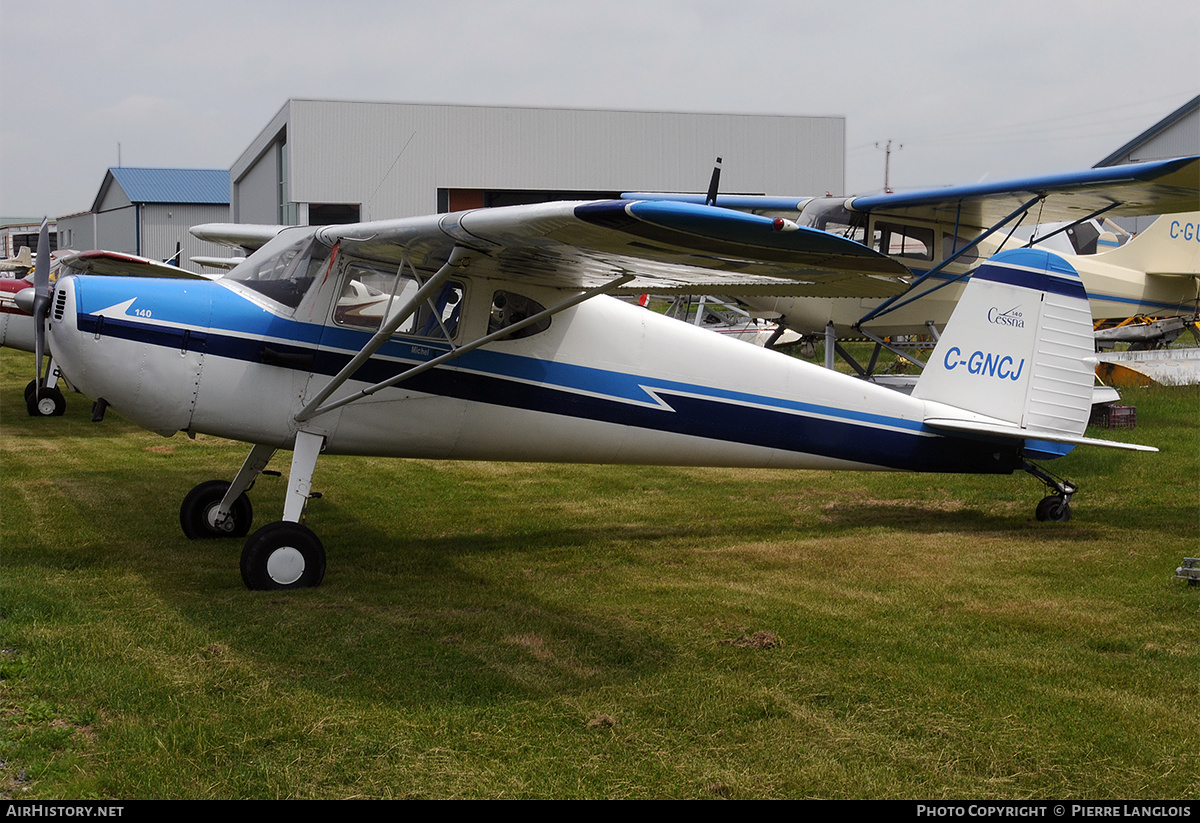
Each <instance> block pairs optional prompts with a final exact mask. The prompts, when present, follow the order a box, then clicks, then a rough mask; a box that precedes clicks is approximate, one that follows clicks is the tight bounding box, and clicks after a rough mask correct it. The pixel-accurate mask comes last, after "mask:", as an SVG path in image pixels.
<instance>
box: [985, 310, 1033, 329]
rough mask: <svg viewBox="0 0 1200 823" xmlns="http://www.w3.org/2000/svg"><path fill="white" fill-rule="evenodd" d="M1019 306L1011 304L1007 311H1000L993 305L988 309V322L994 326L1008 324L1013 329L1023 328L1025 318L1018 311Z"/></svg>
mask: <svg viewBox="0 0 1200 823" xmlns="http://www.w3.org/2000/svg"><path fill="white" fill-rule="evenodd" d="M1020 308H1021V307H1020V306H1013V307H1012V308H1011V309H1009V310H1008V311H1000V309H998V308H996V307H995V306H993V307H992V308H990V309H988V322H989V323H991V324H993V325H995V326H1010V327H1012V328H1014V329H1023V328H1025V319H1024V316H1023V315H1022V314H1021V312H1019V311H1018V309H1020Z"/></svg>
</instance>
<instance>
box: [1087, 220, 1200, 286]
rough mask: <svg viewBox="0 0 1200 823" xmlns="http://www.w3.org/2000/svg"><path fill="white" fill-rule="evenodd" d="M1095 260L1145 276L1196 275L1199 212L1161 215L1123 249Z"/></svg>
mask: <svg viewBox="0 0 1200 823" xmlns="http://www.w3.org/2000/svg"><path fill="white" fill-rule="evenodd" d="M1095 259H1096V260H1097V261H1101V262H1104V263H1112V264H1113V265H1116V266H1121V267H1123V268H1127V269H1134V270H1135V271H1144V272H1146V273H1147V274H1182V275H1200V212H1191V213H1187V214H1164V215H1163V216H1162V217H1160V218H1158V219H1157V220H1155V221H1154V222H1153V223H1151V224H1150V226H1149V227H1148V228H1147V229H1146V230H1145V231H1143V232H1142V233H1141V234H1139V235H1137V236H1136V237H1134V238H1133V239H1132V240H1130V241H1129V242H1127V243H1125V244H1124V245H1123V246H1120V247H1118V248H1115V249H1112V250H1111V251H1105V252H1101V253H1099V254H1097V255H1096V258H1095Z"/></svg>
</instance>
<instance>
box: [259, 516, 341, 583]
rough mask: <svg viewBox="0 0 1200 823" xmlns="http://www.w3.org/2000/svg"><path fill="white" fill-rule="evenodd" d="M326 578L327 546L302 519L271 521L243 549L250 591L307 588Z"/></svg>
mask: <svg viewBox="0 0 1200 823" xmlns="http://www.w3.org/2000/svg"><path fill="white" fill-rule="evenodd" d="M324 579H325V547H324V546H322V545H321V540H320V538H318V537H317V536H316V535H315V534H314V533H313V531H312V529H309V528H308V527H307V526H301V525H300V524H299V523H289V522H287V521H286V520H280V521H277V522H275V523H268V524H267V525H265V526H263V527H262V528H261V529H259V530H258V531H256V532H255V533H254V534H252V535H250V538H249V539H248V540H247V541H246V545H245V547H244V548H243V549H242V582H244V583H245V584H246V588H248V589H250V590H251V591H262V590H267V589H308V588H313V587H314V586H319V585H321V581H322V580H324Z"/></svg>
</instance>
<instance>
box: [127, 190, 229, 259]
mask: <svg viewBox="0 0 1200 823" xmlns="http://www.w3.org/2000/svg"><path fill="white" fill-rule="evenodd" d="M141 215H142V231H141V234H142V238H141V239H142V252H141V253H142V256H144V257H151V258H154V259H155V260H166V259H167V258H169V257H171V256H172V255H174V254H175V250H176V244H181V248H182V249H183V254H181V255H180V258H179V260H178V263H179V265H180V266H181V267H183V268H185V269H191V270H192V271H199V270H200V268H199V267H198V266H196V265H194V264H192V263H191V262H190V260H191V258H192V257H193V256H194V255H209V256H213V257H228V256H229V255H230V250H229V248H228V247H226V246H221V245H218V244H216V243H206V242H204V241H202V240H197V239H196V238H195V237H193V236H192V235H191V234H190V233H189V232H188V229H189V228H191V227H192V226H195V225H198V224H200V223H227V222H229V207H228V206H212V205H200V206H192V205H177V204H170V203H168V204H159V203H155V204H150V205H145V206H142V208H141Z"/></svg>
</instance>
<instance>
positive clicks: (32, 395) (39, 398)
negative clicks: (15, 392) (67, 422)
mask: <svg viewBox="0 0 1200 823" xmlns="http://www.w3.org/2000/svg"><path fill="white" fill-rule="evenodd" d="M25 410H26V411H27V412H29V416H30V417H61V416H62V413H63V412H65V411H66V410H67V401H66V399H65V398H64V397H63V394H62V392H60V391H59V390H58V389H57V388H55V387H54V386H43V387H41V388H34V389H33V390H32V391H30V389H29V388H28V387H26V389H25Z"/></svg>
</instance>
